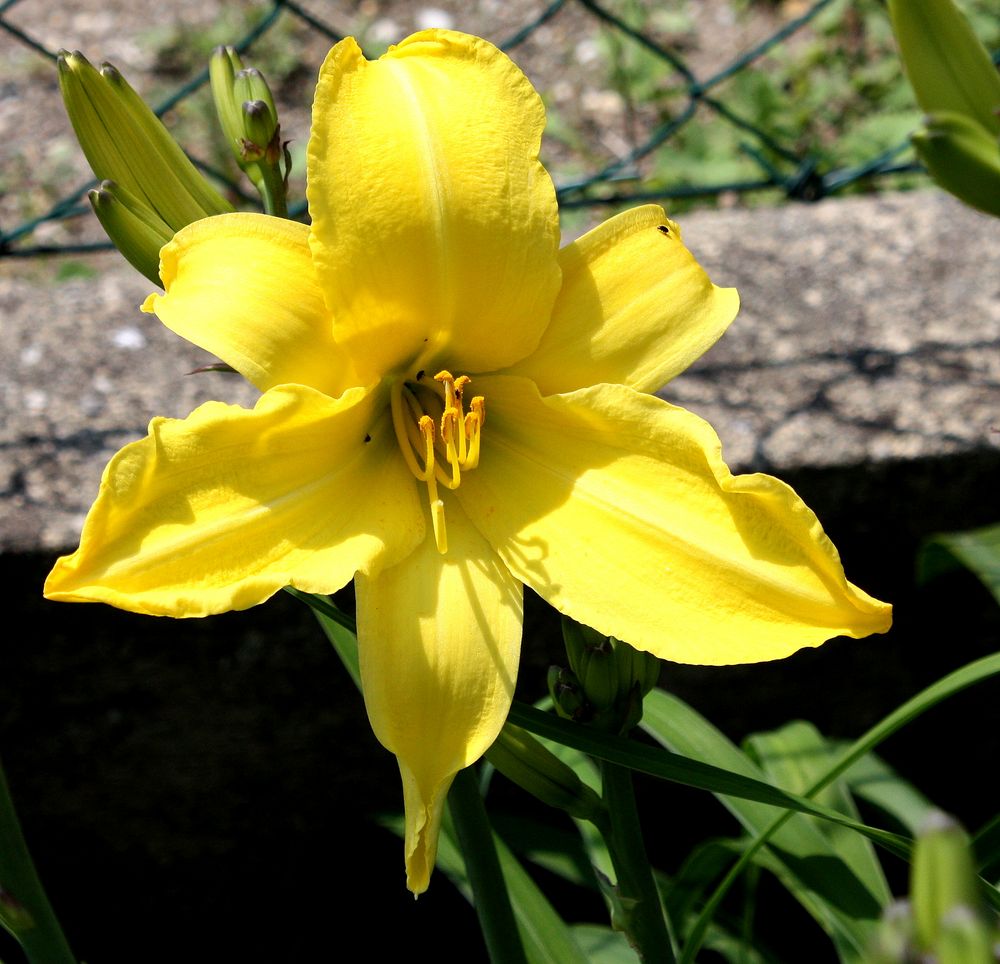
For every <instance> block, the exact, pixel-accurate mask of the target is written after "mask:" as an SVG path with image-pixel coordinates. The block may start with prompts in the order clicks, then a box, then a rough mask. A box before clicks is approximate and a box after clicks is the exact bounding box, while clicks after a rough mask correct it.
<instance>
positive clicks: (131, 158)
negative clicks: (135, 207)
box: [58, 50, 233, 233]
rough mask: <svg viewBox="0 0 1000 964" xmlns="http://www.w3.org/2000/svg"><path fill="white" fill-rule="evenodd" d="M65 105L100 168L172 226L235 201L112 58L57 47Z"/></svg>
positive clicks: (82, 143) (99, 174)
mask: <svg viewBox="0 0 1000 964" xmlns="http://www.w3.org/2000/svg"><path fill="white" fill-rule="evenodd" d="M58 66H59V86H60V89H61V91H62V96H63V102H64V103H65V105H66V113H67V114H68V115H69V119H70V122H71V123H72V124H73V130H74V132H75V133H76V137H77V140H78V141H79V142H80V146H81V147H82V148H83V152H84V154H85V155H86V157H87V161H88V162H89V164H90V166H91V168H92V170H93V171H94V174H96V175H97V177H98V178H100V179H101V180H110V181H114V182H115V183H116V184H118V185H119V186H120V187H122V188H124V189H125V190H126V191H128V192H129V194H131V195H132V196H133V197H135V198H137V199H138V200H139V201H141V202H142V203H143V204H144V205H145V206H146V207H147V208H148V209H149V210H150V211H152V212H154V213H155V214H156V215H157V216H158V217H159V218H160V219H161V220H162V221H163V222H164V223H166V224H167V225H169V227H170V229H171V233H173V232H175V231H178V230H180V229H181V228H182V227H184V226H185V225H187V224H190V223H191V222H192V221H198V220H200V219H201V218H204V217H209V216H210V215H213V214H223V213H225V212H227V211H232V210H233V207H232V205H231V204H229V202H228V201H226V200H225V198H223V197H222V195H220V194H219V193H218V191H216V190H215V189H214V188H213V187H212V186H211V185H210V184H209V183H208V182H207V181H206V180H205V178H204V177H202V175H201V174H200V173H199V172H198V170H197V169H196V168H195V166H194V165H193V164H192V163H191V161H190V160H189V159H188V157H187V155H186V154H185V153H184V152H183V151H182V150H181V148H180V147H179V146H178V144H177V142H176V141H175V140H174V139H173V137H172V136H171V135H170V133H169V132H168V131H167V129H166V128H165V127H164V126H163V124H162V123H161V122H160V120H159V118H157V116H156V115H155V114H154V113H153V112H152V111H151V110H150V109H149V107H148V106H147V105H146V104H145V102H144V101H143V100H142V98H141V97H139V95H138V94H137V93H136V92H135V91H134V90H133V89H132V88H131V87H130V86H129V84H128V83H127V82H126V80H125V78H124V77H122V75H121V74H120V73H119V72H118V71H117V70H116V69H115V68H114V67H112V66H111V65H110V64H104V65H103V66H102V68H101V70H100V71H98V70H96V69H95V68H94V67H93V66H92V65H91V64H90V63H89V61H88V60H87V59H86V57H84V56H83V54H81V53H79V51H74V52H73V53H69V52H68V51H65V50H63V51H60V53H59V60H58Z"/></svg>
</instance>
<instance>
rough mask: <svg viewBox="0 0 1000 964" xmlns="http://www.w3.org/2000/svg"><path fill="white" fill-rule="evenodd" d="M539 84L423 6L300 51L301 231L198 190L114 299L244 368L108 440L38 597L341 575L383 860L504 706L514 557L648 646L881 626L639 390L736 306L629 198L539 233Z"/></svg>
mask: <svg viewBox="0 0 1000 964" xmlns="http://www.w3.org/2000/svg"><path fill="white" fill-rule="evenodd" d="M543 125H544V110H543V107H542V103H541V100H540V98H539V97H538V95H537V94H536V92H535V91H534V89H533V88H532V87H531V85H530V84H529V82H528V81H527V79H526V78H525V77H524V75H523V74H522V73H521V72H520V71H519V70H518V69H517V67H515V66H514V64H513V63H512V62H511V61H510V60H509V59H508V58H507V57H506V56H505V55H504V54H502V53H501V52H500V51H499V50H497V49H496V48H495V47H493V46H492V45H491V44H489V43H487V42H485V41H483V40H479V39H476V38H474V37H469V36H465V35H462V34H458V33H453V32H448V31H440V30H430V31H424V32H422V33H418V34H416V35H414V36H412V37H410V38H409V39H407V40H405V41H404V42H402V43H401V44H399V45H398V46H396V47H393V48H392V49H390V50H389V51H388V53H386V54H385V55H384V56H383V57H381V58H380V59H379V60H377V61H373V62H370V61H367V60H366V59H365V58H364V56H363V55H362V53H361V51H360V49H359V48H358V46H357V44H356V43H355V42H354V40H353V39H347V40H344V41H342V42H341V43H338V44H337V45H336V46H335V47H334V48H333V50H332V51H331V52H330V54H329V56H328V57H327V59H326V62H325V63H324V65H323V67H322V70H321V72H320V77H319V83H318V86H317V89H316V97H315V102H314V106H313V128H312V134H311V137H310V141H309V149H308V184H309V187H308V199H309V210H310V214H311V216H312V225H311V227H307V226H304V225H301V224H296V223H292V222H289V221H284V220H280V219H276V218H272V217H267V216H264V215H255V214H224V215H220V216H217V217H212V218H208V219H206V220H203V221H198V222H196V223H194V224H192V225H190V226H188V227H186V228H184V229H183V230H181V231H180V232H178V234H177V235H176V236H175V237H174V239H173V240H172V241H171V242H170V243H169V244H167V245H166V246H165V247H164V248H163V251H162V253H161V266H160V273H161V277H162V280H163V284H164V287H165V289H166V293H165V294H163V295H151V296H150V297H149V298H148V299H147V301H146V303H145V305H144V306H143V308H144V310H145V311H149V312H155V313H156V314H157V316H158V317H159V318H160V319H161V320H162V321H163V322H164V324H166V325H167V326H168V327H169V328H170V329H172V330H173V331H175V332H177V333H178V334H180V335H182V336H183V337H185V338H187V339H189V340H190V341H192V342H194V343H195V344H196V345H199V346H201V347H202V348H204V349H206V350H208V351H210V352H212V353H213V354H215V355H217V356H218V357H219V358H221V359H222V360H223V361H225V362H227V363H228V364H230V365H231V366H232V367H234V368H235V369H237V370H238V371H239V372H241V373H242V374H243V375H244V376H245V377H246V378H248V379H249V380H250V381H251V382H252V383H253V384H254V385H255V386H257V387H258V388H259V389H260V390H261V391H262V393H263V394H262V396H261V398H260V400H259V402H258V403H257V405H256V406H255V407H254V408H253V409H252V410H246V409H243V408H240V407H237V406H231V405H224V404H221V403H215V402H210V403H208V404H206V405H203V406H201V407H200V408H198V409H197V410H196V411H194V412H193V413H192V414H191V415H190V416H188V417H187V418H186V419H182V420H170V419H154V420H153V422H152V423H151V424H150V428H149V435H148V437H147V438H145V439H143V440H141V441H137V442H134V443H132V444H130V445H127V446H126V447H125V448H124V449H122V451H121V452H119V453H118V454H117V455H116V456H115V457H114V458H113V459H112V461H111V463H110V464H109V465H108V468H107V470H106V471H105V473H104V478H103V480H102V483H101V488H100V492H99V494H98V497H97V501H96V502H95V503H94V506H93V508H92V509H91V511H90V514H89V515H88V517H87V520H86V523H85V525H84V528H83V533H82V536H81V542H80V548H79V549H78V550H77V551H76V552H75V553H74V554H73V555H71V556H67V557H64V558H62V559H60V560H59V561H58V562H57V564H56V566H55V568H54V569H53V571H52V573H51V575H50V577H49V579H48V582H47V584H46V595H47V596H48V597H49V598H51V599H61V600H75V601H94V600H96V601H101V602H106V603H110V604H112V605H114V606H119V607H121V608H124V609H129V610H132V611H135V612H141V613H150V614H155V615H170V616H203V615H207V614H209V613H218V612H223V611H225V610H230V609H243V608H246V607H249V606H253V605H256V604H257V603H261V602H263V601H264V600H265V599H267V598H268V597H269V596H271V595H273V594H274V593H275V592H277V591H278V590H279V589H281V588H282V587H283V586H295V587H298V588H299V589H302V590H305V591H307V592H313V593H330V592H334V591H335V590H337V589H340V588H341V587H342V586H344V585H345V584H347V583H348V582H349V581H350V580H351V579H352V578H353V579H355V583H356V590H357V610H358V611H357V617H358V636H359V644H360V655H361V669H362V676H363V687H364V696H365V703H366V705H367V708H368V714H369V717H370V719H371V723H372V726H373V728H374V730H375V733H376V734H377V736H378V738H379V739H380V740H381V742H382V743H383V744H384V745H385V746H386V747H387V748H388V749H389V750H391V751H392V752H393V753H394V754H396V756H397V758H398V761H399V768H400V772H401V774H402V780H403V790H404V797H405V806H406V843H405V848H406V850H405V852H406V868H407V883H408V886H409V887H410V889H411V890H413V891H414V892H415V893H419V892H421V891H422V890H424V889H425V888H426V886H427V883H428V879H429V876H430V873H431V870H432V868H433V864H434V856H435V850H436V845H437V831H438V826H439V823H440V819H441V814H442V811H443V806H444V800H445V796H446V794H447V791H448V787H449V786H450V784H451V781H452V778H453V777H454V775H455V773H456V772H457V771H458V770H459V769H461V768H462V767H465V766H468V765H469V764H471V763H473V762H474V761H475V760H476V759H478V758H479V757H480V756H481V755H482V753H483V752H484V751H485V750H486V749H487V748H488V747H489V746H490V744H491V743H492V742H493V740H494V739H495V737H496V735H497V733H498V732H499V730H500V728H501V726H502V725H503V722H504V720H505V718H506V715H507V712H508V709H509V706H510V701H511V698H512V694H513V689H514V680H515V675H516V670H517V662H518V654H519V647H520V636H521V604H522V598H521V593H522V584H525V585H528V586H530V587H531V588H532V589H534V590H535V591H536V592H538V593H539V594H540V595H541V596H542V597H544V598H545V599H546V600H548V602H549V603H551V604H552V605H553V606H554V607H555V608H556V609H558V610H560V611H561V612H563V613H567V614H568V615H570V616H572V617H573V618H574V619H577V620H579V621H580V622H582V623H586V624H587V625H590V626H592V627H594V628H595V629H597V630H598V631H599V632H601V633H605V634H609V635H610V634H613V635H615V636H617V637H619V638H621V639H624V640H626V641H627V642H629V643H631V644H632V645H633V646H635V647H637V648H640V649H644V650H648V651H650V652H652V653H655V654H656V655H658V656H660V657H663V658H664V659H670V660H676V661H681V662H689V663H707V664H725V663H744V662H753V661H758V660H767V659H777V658H780V657H783V656H787V655H788V654H790V653H792V652H794V651H795V650H797V649H799V648H801V647H804V646H816V645H819V644H820V643H821V642H823V641H824V640H826V639H828V638H830V637H832V636H836V635H841V634H844V635H848V636H854V637H861V636H865V635H868V634H869V633H877V632H884V631H885V630H886V629H887V628H888V625H889V622H890V608H889V607H888V606H887V605H885V604H883V603H880V602H878V601H877V600H875V599H872V598H871V597H870V596H868V595H866V594H865V593H864V592H862V591H861V590H860V589H857V588H856V587H855V586H853V585H852V584H851V583H849V582H848V581H847V580H846V578H845V576H844V572H843V569H842V567H841V564H840V560H839V557H838V555H837V552H836V550H835V548H834V547H833V545H832V544H831V543H830V541H829V539H828V538H827V537H826V535H825V534H824V533H823V530H822V528H821V527H820V524H819V522H818V520H817V519H816V517H815V516H814V515H813V513H812V512H811V511H810V510H809V509H808V508H807V507H806V506H805V505H804V504H803V503H802V501H801V500H800V499H799V498H798V497H797V496H796V495H795V493H794V492H793V491H792V490H791V489H790V488H789V487H788V486H786V485H785V484H783V483H782V482H779V481H778V480H776V479H773V478H770V477H768V476H765V475H746V476H735V477H734V476H733V475H731V474H730V472H729V470H728V468H727V467H726V465H725V463H724V462H723V461H722V457H721V452H720V445H719V441H718V438H717V437H716V435H715V433H714V432H713V431H712V429H711V428H710V426H708V425H707V424H706V423H705V422H703V421H702V420H701V419H699V418H697V417H695V416H694V415H692V414H690V413H688V412H686V411H684V410H682V409H680V408H676V407H674V406H672V405H669V404H668V403H666V402H664V401H662V400H660V399H658V398H656V397H654V396H652V395H650V394H647V393H648V392H652V391H654V390H656V389H657V388H659V387H660V386H661V385H662V384H664V383H665V382H667V381H668V380H669V379H670V378H672V377H673V376H674V375H676V374H677V373H678V372H680V371H682V370H683V369H684V368H685V367H686V366H687V365H688V364H690V363H691V362H692V361H693V360H694V359H695V358H697V357H698V356H699V355H700V354H701V353H702V352H703V351H705V349H707V348H708V347H709V346H710V345H711V344H712V343H714V342H715V340H716V339H717V338H718V337H719V336H720V335H721V334H722V332H723V331H724V329H725V328H726V327H727V326H728V324H729V323H730V321H731V320H732V318H733V317H734V316H735V314H736V311H737V307H738V299H737V295H736V293H735V291H733V290H731V289H720V288H717V287H715V286H714V285H713V284H712V283H711V281H710V280H709V279H708V277H707V276H706V274H705V273H704V271H702V269H701V268H700V267H699V266H698V264H697V263H696V262H695V260H694V259H693V258H692V256H691V255H690V253H689V252H688V251H687V249H686V248H685V247H684V246H683V244H682V242H681V237H680V231H679V229H678V227H677V225H675V224H674V223H673V222H672V221H669V220H667V218H666V217H665V216H664V214H663V211H662V210H661V209H660V208H658V207H655V206H646V207H640V208H638V209H636V210H633V211H629V212H627V213H625V214H620V215H618V216H616V217H613V218H611V219H610V220H608V221H607V222H605V223H604V224H602V225H601V226H600V227H598V228H596V229H594V230H593V231H591V232H590V233H589V234H587V235H585V236H584V237H582V238H581V239H580V240H578V241H576V242H574V243H572V244H570V245H568V246H567V247H565V248H563V249H562V250H559V249H558V243H559V229H558V212H557V206H556V198H555V192H554V189H553V186H552V182H551V181H550V179H549V177H548V175H547V173H546V172H545V170H544V168H543V167H542V166H541V164H540V163H539V161H538V149H539V144H540V141H541V135H542V128H543Z"/></svg>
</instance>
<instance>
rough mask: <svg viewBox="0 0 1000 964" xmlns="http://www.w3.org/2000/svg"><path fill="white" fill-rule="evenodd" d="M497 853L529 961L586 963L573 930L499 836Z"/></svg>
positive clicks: (566, 963)
mask: <svg viewBox="0 0 1000 964" xmlns="http://www.w3.org/2000/svg"><path fill="white" fill-rule="evenodd" d="M497 854H498V855H499V857H500V866H501V868H502V869H503V875H504V879H505V880H506V881H507V891H508V893H509V894H510V902H511V906H512V907H513V908H514V917H515V918H516V920H517V928H518V930H519V931H520V932H521V941H522V942H523V944H524V950H525V953H526V954H527V955H528V960H529V961H531V964H587V961H588V960H589V958H588V957H587V955H586V954H585V953H584V951H583V949H582V948H581V947H580V945H579V943H577V941H576V938H575V936H574V934H573V931H572V930H571V929H570V928H569V927H568V926H567V925H566V923H565V922H564V921H563V919H562V918H561V917H560V916H559V915H558V914H557V913H556V911H555V908H553V906H552V905H551V904H550V903H549V901H548V898H546V896H545V895H544V894H543V893H542V891H541V890H540V889H539V888H538V885H537V884H535V882H534V881H533V880H532V879H531V878H530V877H529V876H528V874H527V873H526V871H525V870H524V868H523V867H522V866H521V864H520V863H519V862H518V860H517V858H516V857H515V856H514V855H513V854H512V853H511V851H510V849H509V848H508V847H507V846H506V844H504V843H503V841H502V840H500V839H499V838H498V839H497ZM633 962H634V958H633Z"/></svg>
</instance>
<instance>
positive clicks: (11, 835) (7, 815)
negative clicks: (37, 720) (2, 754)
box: [0, 769, 76, 964]
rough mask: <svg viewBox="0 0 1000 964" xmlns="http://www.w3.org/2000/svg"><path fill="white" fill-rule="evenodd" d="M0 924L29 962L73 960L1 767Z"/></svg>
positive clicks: (68, 963)
mask: <svg viewBox="0 0 1000 964" xmlns="http://www.w3.org/2000/svg"><path fill="white" fill-rule="evenodd" d="M0 926H3V927H4V928H5V929H6V930H8V931H10V933H11V934H13V935H14V937H15V938H17V940H18V941H19V942H20V944H21V947H23V948H24V953H25V955H26V956H27V958H28V960H29V961H30V962H31V964H76V958H75V957H74V956H73V952H72V951H71V950H70V948H69V944H68V943H67V942H66V938H65V937H64V936H63V932H62V928H61V927H60V926H59V921H58V920H57V919H56V915H55V913H54V912H53V910H52V907H51V905H50V904H49V899H48V897H46V895H45V889H44V888H43V887H42V882H41V880H39V878H38V873H37V872H36V871H35V865H34V864H33V863H32V860H31V854H29V853H28V845H27V844H26V843H25V842H24V836H23V834H22V833H21V825H20V823H19V822H18V819H17V814H16V813H15V812H14V802H13V801H12V800H11V798H10V792H9V791H8V789H7V781H6V780H5V779H4V775H3V770H2V769H0Z"/></svg>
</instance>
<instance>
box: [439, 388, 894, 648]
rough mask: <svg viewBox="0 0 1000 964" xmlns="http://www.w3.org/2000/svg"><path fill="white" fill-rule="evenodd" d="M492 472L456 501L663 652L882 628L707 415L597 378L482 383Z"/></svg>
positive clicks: (800, 515)
mask: <svg viewBox="0 0 1000 964" xmlns="http://www.w3.org/2000/svg"><path fill="white" fill-rule="evenodd" d="M476 388H477V390H478V391H481V392H482V393H483V394H484V395H485V396H486V398H487V403H488V405H489V410H488V416H487V422H486V426H485V428H484V431H483V450H482V457H481V461H480V463H479V467H478V468H477V469H476V471H475V472H469V473H468V474H466V475H465V476H463V479H462V485H461V488H459V489H458V490H457V495H458V497H459V498H460V500H461V501H462V504H463V506H464V507H465V509H466V511H467V513H468V514H469V517H470V518H471V519H472V520H473V521H474V522H475V524H476V525H477V526H478V527H479V529H480V531H481V532H482V533H483V534H484V535H485V536H486V538H487V539H488V540H489V542H490V544H491V545H492V546H493V547H494V548H495V549H496V550H497V552H499V554H500V556H501V557H502V558H503V560H504V562H506V563H507V565H508V567H509V568H510V570H511V572H512V573H514V575H516V576H519V577H520V578H521V579H522V580H523V581H524V582H525V583H527V584H528V585H529V586H531V587H532V588H533V589H534V590H536V591H537V592H538V593H539V594H540V595H542V596H543V597H544V598H545V599H547V600H548V601H549V602H550V603H551V604H552V605H553V606H555V607H556V608H557V609H559V610H560V611H562V612H564V613H567V614H568V615H570V616H572V617H573V618H575V619H577V620H579V621H580V622H583V623H586V624H588V625H590V626H593V627H594V628H595V629H597V630H599V631H600V632H602V633H606V634H608V635H614V636H618V637H619V638H621V639H624V640H625V641H626V642H628V643H631V644H632V645H633V646H636V647H637V648H640V649H645V650H648V651H650V652H652V653H655V654H656V655H657V656H660V657H662V658H664V659H671V660H675V661H678V662H685V663H709V664H727V663H748V662H757V661H759V660H767V659H777V658H780V657H783V656H787V655H789V654H790V653H793V652H795V650H797V649H799V648H801V647H804V646H817V645H819V644H820V643H822V642H823V641H824V640H826V639H829V638H830V637H832V636H837V635H841V634H843V635H847V636H855V637H860V636H866V635H868V634H869V633H878V632H884V631H885V630H886V629H887V628H888V626H889V623H890V618H891V615H890V614H891V610H890V607H889V606H887V605H885V604H884V603H880V602H878V601H877V600H874V599H872V598H871V597H870V596H868V595H866V594H865V593H864V592H862V591H861V590H859V589H857V588H856V587H855V586H852V585H851V584H850V583H849V582H847V580H846V578H845V577H844V572H843V569H842V567H841V564H840V559H839V557H838V555H837V551H836V549H835V548H834V547H833V544H832V543H831V542H830V540H829V539H828V538H827V537H826V535H825V534H824V533H823V530H822V528H821V526H820V524H819V521H818V520H817V519H816V516H815V515H814V514H813V513H812V512H811V511H810V509H809V508H808V507H807V506H806V505H805V504H804V503H803V502H802V501H801V500H800V499H799V498H798V496H797V495H796V494H795V493H794V492H793V491H792V489H790V488H789V487H788V486H787V485H785V484H784V483H782V482H780V481H778V480H777V479H773V478H771V477H770V476H766V475H742V476H733V475H731V474H730V472H729V469H728V468H727V467H726V465H725V464H724V463H723V461H722V458H721V452H720V446H719V440H718V437H717V436H716V435H715V433H714V432H713V431H712V428H711V426H709V425H708V424H707V423H706V422H703V421H702V420H701V419H699V418H697V417H696V416H694V415H692V414H691V413H689V412H685V411H684V410H683V409H679V408H675V407H674V406H672V405H668V404H667V403H666V402H664V401H661V400H660V399H657V398H655V397H653V396H650V395H641V394H639V393H637V392H635V391H633V390H632V389H629V388H626V387H624V386H619V385H599V386H595V387H593V388H586V389H581V390H579V391H577V392H573V393H571V394H569V395H555V396H551V397H548V398H544V399H543V398H541V397H540V396H539V395H538V392H537V390H536V389H535V387H534V385H533V384H532V383H531V382H528V381H526V380H522V379H514V378H511V377H503V376H493V377H488V378H480V379H478V380H477V385H476Z"/></svg>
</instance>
